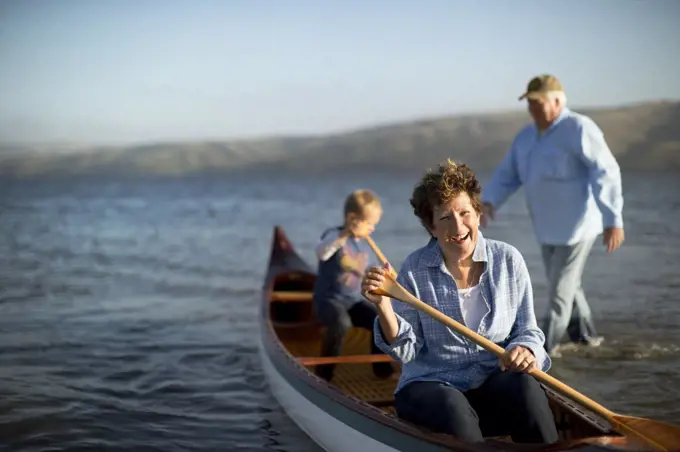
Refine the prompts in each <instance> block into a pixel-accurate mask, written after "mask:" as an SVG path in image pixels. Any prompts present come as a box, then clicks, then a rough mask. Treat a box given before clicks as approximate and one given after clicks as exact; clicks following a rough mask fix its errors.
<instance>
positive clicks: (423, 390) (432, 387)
mask: <svg viewBox="0 0 680 452" xmlns="http://www.w3.org/2000/svg"><path fill="white" fill-rule="evenodd" d="M395 408H396V410H397V414H398V415H399V417H401V418H403V419H404V420H406V421H409V422H412V423H414V424H417V425H420V426H423V427H426V428H428V429H430V430H432V431H434V432H438V433H448V434H450V435H454V436H456V437H457V438H458V439H460V440H463V441H470V442H482V441H483V440H484V437H489V436H505V435H510V436H511V437H512V440H513V441H514V442H521V443H548V444H551V443H554V442H556V441H557V440H558V435H557V428H556V426H555V421H554V419H553V414H552V412H551V411H550V407H549V406H548V397H547V396H546V394H545V392H544V391H543V388H541V386H540V385H539V383H538V381H536V380H535V379H534V378H533V377H532V376H530V375H528V374H524V373H516V372H510V371H506V372H498V373H495V374H493V375H491V376H490V377H489V378H488V379H487V380H486V381H485V382H484V383H483V384H482V385H481V386H480V387H479V388H476V389H470V390H469V391H465V392H461V391H459V390H457V389H454V388H453V387H451V386H446V385H444V384H442V383H438V382H429V381H417V382H413V383H409V384H408V385H407V386H405V387H404V388H402V389H401V390H400V391H399V392H398V393H397V394H396V396H395Z"/></svg>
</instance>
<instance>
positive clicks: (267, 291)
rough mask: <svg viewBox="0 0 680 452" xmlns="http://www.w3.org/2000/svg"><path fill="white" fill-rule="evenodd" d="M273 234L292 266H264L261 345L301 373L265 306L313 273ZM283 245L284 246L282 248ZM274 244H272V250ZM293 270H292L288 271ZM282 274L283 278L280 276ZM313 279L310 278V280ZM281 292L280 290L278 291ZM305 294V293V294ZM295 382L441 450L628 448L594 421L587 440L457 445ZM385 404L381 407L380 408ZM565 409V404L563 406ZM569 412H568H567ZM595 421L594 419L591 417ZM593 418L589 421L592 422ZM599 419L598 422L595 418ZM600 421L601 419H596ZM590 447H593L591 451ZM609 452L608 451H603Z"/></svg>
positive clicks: (308, 378) (308, 376)
mask: <svg viewBox="0 0 680 452" xmlns="http://www.w3.org/2000/svg"><path fill="white" fill-rule="evenodd" d="M275 234H278V235H279V236H277V237H276V238H277V239H278V240H279V241H281V240H283V243H282V244H279V245H278V248H279V251H280V252H281V251H283V252H288V253H290V254H291V255H293V258H295V259H293V261H294V262H293V264H294V265H290V266H289V265H280V263H279V265H272V258H270V265H269V267H268V271H267V275H266V277H265V283H264V285H263V293H262V305H261V310H260V315H261V321H262V323H263V325H262V326H263V328H262V330H261V334H263V342H264V346H265V348H266V349H268V351H267V352H266V353H268V354H269V356H270V357H272V358H273V359H279V360H281V361H280V363H281V364H282V365H283V366H284V367H288V369H289V370H291V367H293V368H297V369H298V371H301V370H303V369H305V366H303V365H302V364H301V363H300V362H298V360H297V359H296V357H294V356H293V355H291V353H290V352H289V351H288V350H287V349H286V348H285V347H284V346H283V344H282V343H281V341H280V339H279V338H278V335H277V332H276V331H275V330H276V329H277V328H276V326H275V322H273V321H272V320H273V319H272V318H271V317H270V315H269V314H270V312H269V305H270V302H271V301H272V294H273V293H274V292H275V291H274V290H273V289H274V287H276V285H277V284H276V283H277V282H278V281H277V280H279V278H280V277H281V279H291V278H289V277H290V276H291V275H296V276H297V274H300V273H301V272H302V273H304V275H305V276H308V277H310V278H313V277H314V276H315V274H313V273H312V272H311V271H310V270H309V269H307V268H305V269H298V267H300V268H302V267H303V266H305V265H306V264H305V263H304V262H303V261H302V260H301V259H300V258H299V257H298V256H297V254H296V252H295V250H294V249H293V248H292V246H291V245H290V243H289V242H288V241H287V239H286V238H285V235H284V233H283V231H282V230H280V228H278V227H277V228H276V229H275ZM284 245H285V246H284ZM276 246H277V245H276V243H275V246H274V247H273V248H275V247H276ZM273 255H274V250H273V251H272V257H273ZM291 267H294V268H291ZM284 275H285V276H284ZM312 280H313V279H312ZM281 292H283V291H281ZM308 293H309V292H308ZM299 379H300V380H301V381H303V382H305V383H307V384H311V385H312V386H313V387H315V389H316V390H317V391H318V392H320V393H321V394H324V395H326V396H328V397H330V398H332V399H334V401H335V402H336V403H338V404H339V405H343V406H345V407H347V408H350V409H352V410H354V411H356V412H358V413H359V414H362V415H364V416H367V417H369V418H370V419H372V420H373V421H376V422H378V423H380V424H382V425H384V426H386V427H388V428H392V429H394V430H395V431H398V432H401V433H404V434H406V435H408V436H411V437H414V438H417V439H419V440H422V441H424V442H425V443H429V444H433V445H442V446H444V447H448V448H450V450H457V451H458V450H460V451H463V450H464V451H470V452H471V451H480V452H481V451H488V450H491V449H489V447H490V448H492V449H493V450H497V448H498V447H499V446H502V448H503V450H513V451H531V452H536V451H539V450H540V451H551V452H554V451H565V450H584V451H585V450H589V451H590V450H593V449H594V450H601V448H600V447H599V446H604V447H605V448H607V447H612V446H614V447H616V446H622V447H623V449H620V450H629V449H628V447H627V446H630V444H629V442H628V440H627V438H626V437H622V436H611V434H612V432H611V430H610V429H607V428H606V426H604V425H602V422H594V424H595V430H598V431H599V432H600V435H601V436H595V437H590V438H576V439H567V440H565V441H560V442H559V443H557V444H553V445H548V446H546V445H524V444H522V445H520V444H512V443H506V442H504V441H501V442H498V441H496V440H495V439H491V438H490V439H489V441H488V442H487V443H484V444H479V445H478V444H474V445H473V444H468V443H461V442H460V441H458V440H456V439H455V438H453V437H451V436H450V435H444V434H438V433H433V432H427V431H426V430H424V429H422V428H421V427H418V426H415V425H412V424H411V423H410V422H408V421H406V420H404V419H400V418H398V417H396V416H395V415H394V414H392V412H391V411H390V412H388V411H389V410H387V411H385V410H382V409H381V408H380V406H381V405H382V406H389V405H388V404H389V403H390V402H389V401H384V402H383V401H378V400H360V399H357V398H355V397H353V396H352V395H349V394H346V393H344V392H342V391H341V390H340V389H338V388H336V387H334V386H333V385H331V384H329V383H328V382H326V381H324V380H322V379H320V378H319V377H317V376H316V375H314V374H313V373H311V372H309V371H307V372H300V375H299ZM550 395H551V396H553V397H551V399H552V400H555V401H556V402H557V403H558V404H559V405H560V406H561V407H562V408H565V404H564V400H560V397H557V398H555V397H554V395H555V394H550ZM383 403H385V405H383ZM567 406H569V405H567ZM569 408H571V409H572V410H574V407H573V405H572V406H571V407H569ZM569 411H571V410H569ZM575 411H576V412H577V413H578V414H579V415H580V416H579V415H577V417H580V418H582V419H583V418H584V417H586V416H584V413H583V412H582V411H581V410H575ZM595 418H596V419H598V418H597V417H595ZM593 420H594V419H592V418H591V419H590V421H591V422H592V421H593ZM598 420H599V419H598ZM600 421H601V420H600ZM593 446H594V448H593ZM606 450H609V449H606Z"/></svg>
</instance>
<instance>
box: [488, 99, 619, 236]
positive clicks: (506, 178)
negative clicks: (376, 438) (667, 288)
mask: <svg viewBox="0 0 680 452" xmlns="http://www.w3.org/2000/svg"><path fill="white" fill-rule="evenodd" d="M521 186H523V187H524V195H525V197H526V201H527V206H528V209H529V215H530V216H531V221H532V223H533V225H534V232H535V234H536V237H537V239H538V242H539V243H541V244H550V245H573V244H574V243H577V242H580V241H581V240H584V239H588V238H592V237H595V236H597V235H599V234H601V233H602V231H603V229H604V228H609V227H612V226H615V227H619V228H622V227H623V191H622V187H621V170H620V168H619V164H618V163H617V161H616V158H615V157H614V155H613V154H612V152H611V150H610V149H609V146H608V145H607V141H606V140H605V138H604V134H603V133H602V130H601V129H600V128H599V127H598V126H597V124H595V122H594V121H593V120H592V119H590V118H589V117H587V116H584V115H581V114H578V113H575V112H573V111H571V110H569V109H568V108H565V109H563V110H562V113H561V114H560V116H559V117H558V118H557V120H556V121H555V122H554V123H553V124H552V125H551V126H550V127H549V128H548V130H546V131H545V132H544V133H543V134H539V133H538V129H537V128H536V126H535V125H534V124H530V125H528V126H526V127H525V128H524V129H522V130H521V131H520V132H519V133H518V134H517V136H516V137H515V140H514V141H513V143H512V146H511V147H510V151H509V152H508V153H507V154H506V155H505V158H504V159H503V161H502V162H501V164H500V165H499V166H498V168H497V169H496V171H495V172H494V174H493V177H492V178H491V180H490V181H489V182H488V183H487V184H486V186H485V187H484V190H483V191H482V201H483V202H488V203H490V204H492V205H493V206H494V209H495V210H496V212H498V211H499V210H500V209H501V207H502V206H503V204H505V201H506V200H507V199H508V198H509V197H510V196H511V195H512V194H513V193H515V192H516V191H517V190H518V189H519V188H520V187H521Z"/></svg>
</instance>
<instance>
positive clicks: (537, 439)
mask: <svg viewBox="0 0 680 452" xmlns="http://www.w3.org/2000/svg"><path fill="white" fill-rule="evenodd" d="M480 196H481V187H480V184H479V182H478V181H477V179H476V177H475V175H474V173H473V172H472V171H471V170H470V168H468V167H467V166H466V165H457V164H455V163H453V162H451V161H449V162H447V164H444V165H440V166H439V168H438V170H436V171H431V172H428V173H427V174H426V175H425V176H424V177H423V179H422V180H421V181H420V183H419V184H418V186H417V187H416V188H415V190H414V191H413V196H412V199H411V205H412V206H413V211H414V213H415V215H416V216H417V217H418V218H419V219H420V221H421V223H422V225H423V226H424V227H425V229H426V230H427V231H428V232H429V233H430V235H431V236H432V239H431V240H430V242H429V243H428V244H427V245H425V246H424V247H422V248H420V249H418V250H416V251H414V252H413V253H411V254H410V255H409V256H408V257H407V258H406V261H405V262H404V264H403V266H402V268H401V271H400V272H399V276H398V278H397V281H398V282H399V283H400V284H401V285H402V286H403V287H404V288H406V290H408V291H409V292H411V293H412V294H413V295H414V296H415V297H417V298H419V299H420V300H422V301H424V302H425V303H427V304H429V305H431V306H432V307H434V308H436V309H438V310H439V311H441V312H443V313H444V314H446V315H448V316H450V317H452V318H453V319H455V320H457V321H458V322H460V323H463V324H464V325H466V326H467V327H468V328H470V329H472V330H474V331H476V332H477V333H479V334H480V335H482V336H484V337H486V338H488V339H490V340H491V341H493V342H495V343H497V344H498V345H500V346H502V347H503V348H505V349H506V350H507V352H506V354H505V357H504V358H503V359H502V360H500V362H499V360H498V359H497V358H496V357H495V356H494V355H492V354H491V353H489V352H487V351H485V350H484V349H482V348H481V347H478V346H477V345H475V344H474V343H472V342H470V341H469V340H467V339H465V338H463V337H461V336H458V335H456V334H454V333H453V332H452V331H451V330H449V329H448V328H447V327H445V326H444V325H442V324H440V323H438V322H437V321H436V320H435V319H433V318H432V317H429V316H427V315H426V314H423V313H420V312H419V311H417V310H416V309H414V308H413V307H411V306H409V305H407V304H403V303H395V304H394V305H393V304H392V302H391V300H390V299H389V298H387V297H383V296H379V295H375V294H372V293H370V292H371V291H373V290H376V289H378V288H380V287H381V285H382V283H383V282H384V280H385V276H384V275H385V274H386V272H387V269H383V268H379V267H373V268H371V269H370V270H369V271H368V272H367V273H366V275H365V277H364V279H363V281H362V290H363V293H364V296H365V297H366V298H367V299H368V300H370V301H371V302H373V303H375V305H376V306H377V308H378V309H377V310H378V317H377V318H376V321H375V342H376V345H378V347H380V348H381V349H382V350H383V351H384V352H385V353H387V354H389V355H391V356H392V357H393V358H395V359H397V360H399V361H401V362H402V363H403V366H402V374H401V378H400V380H399V383H398V385H397V388H396V394H395V407H396V410H397V414H398V415H399V416H400V417H401V418H403V419H405V420H407V421H410V422H412V423H414V424H418V425H421V426H423V427H426V428H429V429H430V430H433V431H436V432H442V433H449V434H452V435H454V436H456V437H458V438H459V439H461V440H465V441H471V442H481V441H483V439H484V437H488V436H501V435H510V436H511V437H512V439H513V441H515V442H525V443H554V442H556V441H557V440H558V435H557V429H556V427H555V423H554V420H553V416H552V413H551V411H550V408H549V406H548V398H547V396H546V394H545V392H544V391H543V389H542V388H541V386H540V385H539V383H538V382H537V381H536V380H535V379H534V378H533V377H531V376H530V375H529V374H528V373H527V371H528V370H530V369H531V368H533V367H534V366H537V367H538V368H540V369H541V370H544V371H546V370H548V369H549V367H550V358H549V357H548V356H547V355H546V353H545V351H544V349H543V343H544V340H545V337H544V335H543V333H542V332H541V330H540V329H539V328H538V327H537V325H536V318H535V315H534V306H533V294H532V288H531V280H530V278H529V272H528V270H527V267H526V264H525V262H524V259H523V258H522V255H521V254H520V252H519V251H518V250H517V249H516V248H514V247H513V246H511V245H509V244H507V243H504V242H500V241H497V240H490V239H485V238H484V237H483V236H482V233H481V232H480V231H479V223H480V215H481V212H482V204H481V201H480Z"/></svg>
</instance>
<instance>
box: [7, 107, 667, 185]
mask: <svg viewBox="0 0 680 452" xmlns="http://www.w3.org/2000/svg"><path fill="white" fill-rule="evenodd" d="M574 110H576V111H578V112H581V113H585V114H588V115H589V116H591V117H592V118H593V119H594V120H595V121H596V122H597V123H598V124H599V125H600V127H602V129H603V130H604V132H605V135H606V138H607V141H608V142H609V145H610V147H611V149H612V151H613V152H614V154H615V155H616V157H617V159H618V160H619V162H620V164H621V166H622V167H623V168H624V169H644V170H680V102H649V103H644V104H637V105H632V106H627V107H619V108H608V109H604V108H603V109H578V108H574ZM528 121H529V117H528V114H527V113H526V112H523V111H518V112H511V113H498V114H484V115H463V116H451V117H443V118H433V119H423V120H420V121H414V122H408V123H401V124H392V125H387V126H380V127H371V128H367V129H363V130H358V131H354V132H345V133H341V134H334V135H325V136H310V137H293V138H271V139H261V140H249V141H224V142H187V143H167V144H165V143H157V144H147V145H139V146H126V147H82V146H81V147H75V146H74V147H72V148H64V147H61V148H59V149H54V150H50V148H49V147H47V146H44V145H43V146H41V147H40V148H31V147H27V146H0V175H2V176H16V177H32V176H48V175H49V176H69V175H97V174H112V175H115V174H119V175H141V174H188V173H200V172H209V171H218V172H221V171H229V170H235V169H246V168H253V167H258V168H262V169H276V170H299V171H306V172H323V171H330V170H335V169H338V168H359V167H366V166H370V167H372V168H376V169H384V170H408V169H413V168H418V169H419V170H420V169H424V168H425V167H427V166H431V165H434V164H436V163H437V162H439V161H442V160H444V159H446V158H447V157H450V158H454V159H456V160H460V161H465V162H467V163H469V164H471V165H472V166H473V167H474V168H475V169H490V168H493V167H494V166H495V165H496V164H497V163H498V162H499V161H500V160H501V158H502V157H503V155H504V154H505V152H506V151H507V147H508V145H509V143H510V141H511V140H512V137H513V136H514V134H515V133H516V132H517V131H518V130H519V129H520V128H521V127H523V126H524V125H525V124H527V122H528Z"/></svg>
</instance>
